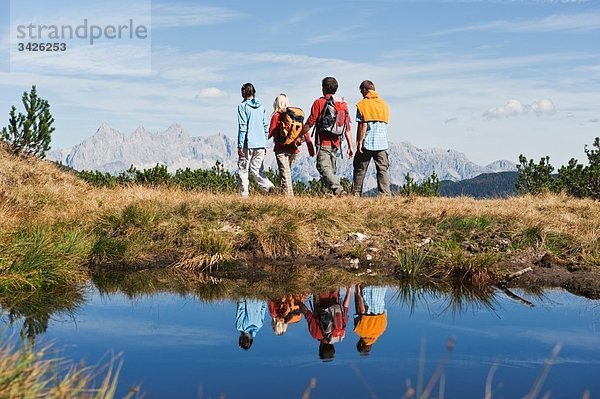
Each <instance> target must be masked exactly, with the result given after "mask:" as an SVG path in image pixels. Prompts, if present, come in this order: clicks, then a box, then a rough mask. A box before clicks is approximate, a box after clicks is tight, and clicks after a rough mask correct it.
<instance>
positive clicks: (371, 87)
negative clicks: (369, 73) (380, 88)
mask: <svg viewBox="0 0 600 399" xmlns="http://www.w3.org/2000/svg"><path fill="white" fill-rule="evenodd" d="M359 88H360V90H361V91H363V90H375V84H374V83H373V82H371V81H370V80H363V82H362V83H361V84H360V87H359Z"/></svg>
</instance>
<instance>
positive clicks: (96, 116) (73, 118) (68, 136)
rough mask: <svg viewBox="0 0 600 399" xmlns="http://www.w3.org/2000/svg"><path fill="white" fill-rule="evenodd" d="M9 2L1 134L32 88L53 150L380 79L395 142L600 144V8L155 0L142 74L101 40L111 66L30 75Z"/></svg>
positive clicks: (31, 66)
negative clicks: (249, 88) (252, 91)
mask: <svg viewBox="0 0 600 399" xmlns="http://www.w3.org/2000/svg"><path fill="white" fill-rule="evenodd" d="M0 2H1V3H2V5H0V23H1V24H2V25H1V26H2V31H0V45H1V47H0V113H2V112H4V113H5V114H6V117H5V118H2V119H0V125H4V124H5V123H6V122H5V119H7V117H8V110H9V108H10V106H11V105H12V104H16V103H18V102H19V100H20V96H21V93H22V92H23V91H24V90H26V89H28V87H30V86H31V85H32V84H36V85H37V86H38V91H39V92H40V93H41V95H42V96H44V97H45V98H47V99H48V100H49V101H50V103H51V105H52V109H53V112H54V114H55V118H56V123H55V125H56V132H55V134H54V138H53V146H54V147H55V148H58V147H65V146H69V145H73V144H76V143H78V142H80V141H81V140H83V139H84V138H85V137H88V136H90V135H92V134H93V133H94V132H95V130H96V129H97V128H98V126H99V125H100V124H101V123H103V122H106V123H108V124H110V125H112V126H113V127H115V128H116V129H118V130H120V131H122V132H124V133H131V132H132V131H133V130H134V129H135V128H136V127H137V126H139V125H143V126H144V127H145V128H146V129H148V130H151V131H162V130H165V129H166V128H167V127H168V126H169V125H170V124H172V123H179V124H181V125H183V126H184V127H185V128H187V129H188V130H189V132H190V134H191V135H195V136H200V135H208V134H214V133H218V132H222V133H225V134H228V135H231V136H233V135H234V134H235V130H236V120H235V107H236V104H237V103H239V102H240V101H241V98H240V95H239V89H240V86H241V85H242V84H243V83H244V82H247V81H250V82H253V83H254V84H255V86H256V88H257V91H258V94H257V96H258V97H259V98H260V99H262V101H263V102H264V103H265V104H266V105H267V106H268V107H269V109H270V104H271V103H272V101H273V98H274V97H275V96H276V95H277V94H278V93H279V92H285V93H287V94H288V95H289V96H290V99H291V101H292V103H293V104H294V105H297V106H300V107H302V108H304V109H305V110H307V109H308V108H309V107H310V104H311V103H312V101H313V100H314V99H315V98H316V97H317V96H318V95H319V94H320V81H321V79H322V78H323V77H325V76H328V75H331V76H335V77H336V78H337V79H338V80H339V83H340V89H339V95H340V96H343V97H344V98H345V99H346V100H347V101H348V102H349V103H350V105H351V106H352V107H353V106H354V104H355V103H356V102H357V101H358V100H359V92H358V85H359V84H360V82H361V81H362V80H363V79H371V80H373V81H374V82H375V84H376V86H377V89H378V91H379V93H380V94H381V95H382V97H384V98H385V99H386V100H387V101H388V103H389V104H390V107H391V112H392V116H391V122H390V128H389V131H390V140H391V141H395V142H400V141H409V142H411V143H413V144H415V145H417V146H419V147H441V148H452V149H456V150H459V151H462V152H464V153H465V154H466V155H467V156H468V157H469V158H470V159H472V160H474V161H476V162H478V163H481V164H485V163H489V162H491V161H493V160H496V159H509V160H512V161H516V158H517V157H518V155H519V154H520V153H525V154H526V155H528V156H530V157H536V158H537V157H540V156H542V155H550V157H551V159H552V160H553V162H554V163H555V164H556V165H558V164H561V163H565V162H566V161H568V159H569V158H571V157H573V156H574V157H577V158H579V159H580V160H581V159H583V157H584V155H583V146H584V145H585V144H589V143H591V142H592V140H593V138H594V137H596V136H599V135H600V101H598V100H599V99H600V96H599V94H598V93H599V92H600V90H599V88H600V40H598V39H599V38H600V3H598V2H597V1H583V0H582V1H568V0H563V1H550V0H537V1H535V0H530V1H527V0H522V1H519V0H511V1H508V0H507V1H501V0H496V1H484V0H481V1H476V0H471V1H466V0H465V1H392V0H389V1H377V0H365V1H361V0H355V1H352V0H350V1H349V0H343V1H328V2H322V1H304V2H297V3H294V4H287V3H284V2H270V1H261V2H258V1H255V2H248V1H228V2H198V1H185V0H179V1H177V2H170V1H158V0H155V1H153V2H152V32H151V47H150V44H149V42H147V43H148V51H149V54H151V68H150V67H149V68H147V70H143V71H141V70H136V69H135V68H131V66H132V65H137V62H138V61H140V60H143V59H144V58H143V55H144V54H143V53H142V52H140V53H139V54H138V53H137V52H136V51H131V52H129V53H127V54H126V55H127V57H128V58H126V59H125V60H123V59H119V60H117V59H118V58H119V57H121V58H122V56H123V52H121V53H117V51H116V50H114V49H113V48H111V47H110V46H109V45H102V43H101V45H99V46H96V47H94V48H93V49H90V50H89V51H90V52H89V54H91V53H92V52H93V53H94V55H95V56H96V57H100V58H101V59H102V60H104V63H103V64H102V66H103V68H100V69H99V68H98V64H97V63H96V64H94V65H92V63H91V62H90V58H88V57H87V56H86V54H88V53H85V52H82V53H78V54H77V55H78V56H77V57H75V56H72V57H71V58H68V57H60V56H56V57H53V58H51V59H50V60H49V61H47V62H43V63H42V62H36V61H35V60H27V59H24V60H23V59H21V60H20V61H19V62H20V64H18V65H17V64H16V63H14V59H13V66H14V65H17V66H24V65H25V66H26V68H12V69H11V71H10V72H8V68H7V59H8V56H9V53H8V48H9V44H10V39H9V38H10V33H13V34H14V32H12V29H11V28H10V26H9V25H10V24H9V22H10V21H9V18H8V17H7V16H8V12H7V8H8V2H7V0H0ZM142 2H143V0H142ZM33 3H35V2H33ZM33 3H32V2H29V3H24V2H20V1H19V2H18V8H19V10H18V11H19V13H20V14H21V15H22V14H27V15H31V16H32V18H38V19H43V21H52V18H53V15H52V14H51V12H50V11H48V10H44V12H43V15H41V14H42V11H41V10H40V9H39V7H38V8H36V7H35V6H33V5H29V4H33ZM74 3H75V4H74ZM44 4H53V5H54V6H53V7H50V9H51V10H53V12H54V13H55V14H56V16H55V17H54V18H55V20H58V19H60V18H61V16H62V17H64V15H65V14H66V13H67V12H70V11H71V10H73V9H77V8H78V7H79V8H80V9H81V10H87V12H89V13H90V15H92V16H94V17H96V18H98V19H101V20H104V21H110V22H112V19H114V18H115V17H114V16H115V15H119V16H120V17H123V16H127V17H129V15H131V16H132V18H135V17H136V15H137V14H135V11H128V10H123V9H122V8H118V9H117V8H112V7H110V6H108V5H106V4H109V3H102V4H103V7H100V8H99V9H98V10H94V11H93V12H92V11H91V7H93V6H92V5H90V2H69V4H70V6H69V7H68V8H67V7H66V5H65V2H64V0H63V1H58V0H51V1H46V2H44ZM98 4H99V3H95V4H94V6H97V5H98ZM14 8H15V5H14V4H13V14H14ZM36 13H38V14H40V15H37V14H36ZM103 13H104V14H103ZM128 13H130V14H128ZM111 18H112V19H111ZM13 19H14V17H13ZM12 22H13V24H14V23H15V21H14V20H13V21H12ZM46 23H48V22H46ZM107 23H108V22H107ZM142 50H143V49H142ZM150 51H151V52H150ZM113 61H114V65H113V64H112V63H113ZM117 61H118V62H117ZM107 65H108V66H110V67H109V68H107V67H106V66H107ZM2 110H5V111H2Z"/></svg>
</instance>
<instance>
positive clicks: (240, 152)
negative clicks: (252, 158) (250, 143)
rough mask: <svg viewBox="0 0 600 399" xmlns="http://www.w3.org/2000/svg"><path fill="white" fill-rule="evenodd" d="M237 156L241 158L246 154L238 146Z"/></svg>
mask: <svg viewBox="0 0 600 399" xmlns="http://www.w3.org/2000/svg"><path fill="white" fill-rule="evenodd" d="M238 156H239V157H240V158H243V157H244V156H246V154H244V150H242V149H241V148H238Z"/></svg>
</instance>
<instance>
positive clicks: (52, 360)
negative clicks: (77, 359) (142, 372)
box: [0, 341, 137, 399]
mask: <svg viewBox="0 0 600 399" xmlns="http://www.w3.org/2000/svg"><path fill="white" fill-rule="evenodd" d="M49 349H50V348H48V347H46V348H43V349H41V350H37V351H36V350H34V349H32V348H29V347H23V348H21V349H16V348H15V347H13V346H12V345H10V344H8V343H5V342H2V341H0V396H1V397H2V398H7V399H13V398H14V399H17V398H56V399H67V398H84V399H85V398H87V399H96V398H97V399H110V398H114V397H115V391H116V389H117V380H118V377H119V372H120V369H121V365H120V364H117V363H116V361H115V360H114V359H113V361H111V362H110V363H109V364H108V365H107V366H105V367H104V368H102V367H101V368H92V367H83V366H81V365H73V364H70V363H68V362H66V361H64V360H63V359H61V358H58V357H55V356H48V352H49ZM132 391H133V392H131V393H130V394H129V395H127V396H126V397H127V398H129V397H132V396H133V395H134V394H135V391H137V389H132Z"/></svg>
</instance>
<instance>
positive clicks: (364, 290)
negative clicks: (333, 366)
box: [354, 284, 387, 356]
mask: <svg viewBox="0 0 600 399" xmlns="http://www.w3.org/2000/svg"><path fill="white" fill-rule="evenodd" d="M386 289H387V288H386V287H375V286H367V287H363V286H362V285H360V284H357V285H356V290H355V291H354V300H355V303H354V304H355V307H356V314H355V315H354V332H355V333H356V334H357V335H358V336H359V337H360V338H359V340H358V342H357V343H356V349H357V350H358V352H359V353H360V354H361V355H365V356H366V355H368V354H369V352H370V351H371V346H372V345H373V344H374V343H375V341H377V339H378V338H379V337H380V336H381V335H382V334H383V333H384V331H385V329H386V328H387V315H386V312H385V291H386Z"/></svg>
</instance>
